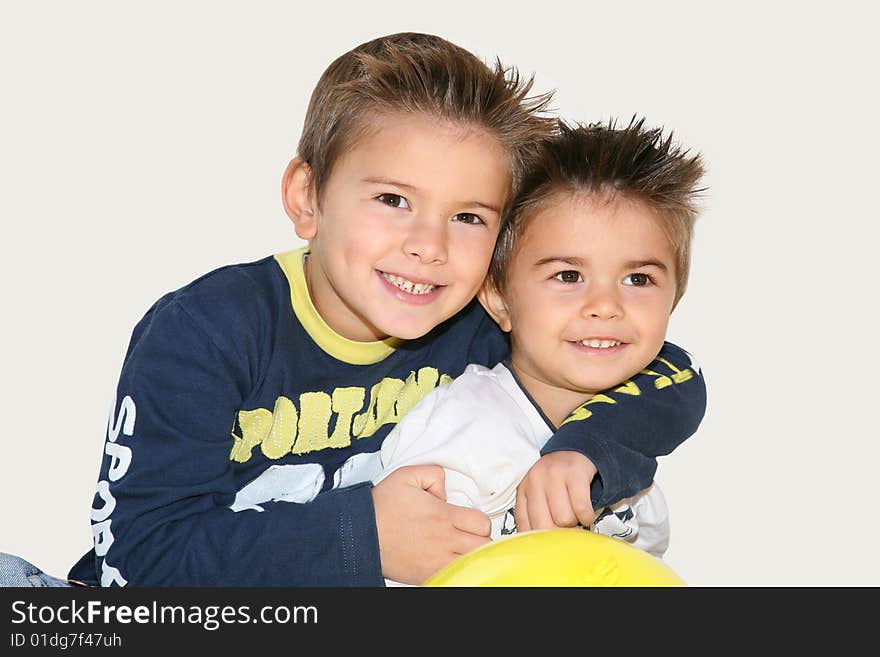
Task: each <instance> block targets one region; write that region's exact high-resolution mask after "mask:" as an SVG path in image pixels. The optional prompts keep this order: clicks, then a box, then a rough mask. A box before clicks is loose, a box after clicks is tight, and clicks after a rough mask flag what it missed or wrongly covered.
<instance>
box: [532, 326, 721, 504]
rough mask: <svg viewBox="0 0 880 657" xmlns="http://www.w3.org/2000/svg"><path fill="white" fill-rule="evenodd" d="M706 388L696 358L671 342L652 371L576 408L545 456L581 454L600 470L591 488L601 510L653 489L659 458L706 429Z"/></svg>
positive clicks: (557, 433)
mask: <svg viewBox="0 0 880 657" xmlns="http://www.w3.org/2000/svg"><path fill="white" fill-rule="evenodd" d="M705 411H706V385H705V381H704V379H703V375H702V372H701V371H700V369H699V367H697V366H696V365H695V364H694V363H693V360H692V359H691V357H690V355H689V354H688V353H687V352H686V351H684V350H683V349H681V348H680V347H677V346H675V345H674V344H671V343H669V342H666V343H665V344H664V346H663V349H661V351H660V353H659V354H658V356H657V359H656V360H654V361H653V362H652V363H651V364H650V365H648V367H647V368H645V369H644V370H642V371H641V372H640V373H639V374H637V375H636V376H635V377H633V378H632V379H630V380H629V381H627V382H626V383H624V384H623V385H621V386H619V387H617V388H615V389H613V390H608V391H605V392H604V393H602V394H598V395H596V396H594V397H593V398H592V399H591V400H590V401H588V402H587V403H585V404H583V405H582V406H579V407H578V408H576V409H575V410H574V411H573V412H572V413H571V414H570V415H569V416H568V418H566V420H565V421H564V422H563V423H562V425H561V426H560V427H559V429H558V430H557V432H556V433H555V434H553V436H552V437H551V438H550V440H549V441H548V442H547V444H546V445H545V446H544V449H542V450H541V454H542V455H543V454H549V453H550V452H558V451H575V452H579V453H581V454H584V455H585V456H586V457H587V458H589V459H590V460H591V461H592V462H593V464H594V465H595V466H596V469H597V471H598V474H597V476H596V477H595V479H594V480H593V484H592V487H591V498H592V502H593V508H594V509H599V508H602V507H604V506H607V505H609V504H613V503H614V502H617V501H618V500H621V499H623V498H626V497H630V496H632V495H635V494H636V493H637V492H639V491H641V490H643V489H645V488H647V487H648V486H649V485H650V484H651V482H652V481H653V479H654V473H655V472H656V470H657V457H658V456H663V455H665V454H669V453H670V452H672V451H673V450H674V449H675V448H676V447H678V446H679V445H680V444H681V443H682V442H684V441H685V440H686V439H687V438H688V437H690V436H691V435H692V434H693V433H694V432H695V431H696V430H697V427H698V426H699V425H700V422H701V420H702V419H703V415H704V413H705Z"/></svg>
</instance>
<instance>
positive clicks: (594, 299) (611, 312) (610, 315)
mask: <svg viewBox="0 0 880 657" xmlns="http://www.w3.org/2000/svg"><path fill="white" fill-rule="evenodd" d="M590 288H591V289H588V290H587V294H586V298H585V299H584V305H583V308H582V309H581V314H582V315H584V316H585V317H591V318H594V319H620V318H621V317H623V304H622V303H621V302H620V296H619V294H618V291H617V289H616V286H611V285H600V284H595V283H594V284H592V285H590Z"/></svg>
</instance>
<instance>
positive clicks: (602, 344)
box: [578, 338, 623, 349]
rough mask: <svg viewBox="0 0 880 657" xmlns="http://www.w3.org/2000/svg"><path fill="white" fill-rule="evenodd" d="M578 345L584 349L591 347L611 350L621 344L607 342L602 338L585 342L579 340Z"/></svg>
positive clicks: (618, 342)
mask: <svg viewBox="0 0 880 657" xmlns="http://www.w3.org/2000/svg"><path fill="white" fill-rule="evenodd" d="M578 344H579V345H582V346H584V347H592V348H593V349H611V348H612V347H618V346H620V345H622V344H623V342H621V341H620V340H608V339H603V338H587V339H586V340H580V341H579V342H578Z"/></svg>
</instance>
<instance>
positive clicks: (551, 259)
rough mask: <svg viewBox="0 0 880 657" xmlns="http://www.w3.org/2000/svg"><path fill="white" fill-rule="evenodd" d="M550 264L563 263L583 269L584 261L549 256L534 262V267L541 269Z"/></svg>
mask: <svg viewBox="0 0 880 657" xmlns="http://www.w3.org/2000/svg"><path fill="white" fill-rule="evenodd" d="M551 262H563V263H565V264H566V265H571V266H573V267H583V265H584V261H583V260H581V259H580V258H576V257H574V256H550V257H548V258H541V259H540V260H538V261H536V262H535V267H541V266H542V265H548V264H550V263H551Z"/></svg>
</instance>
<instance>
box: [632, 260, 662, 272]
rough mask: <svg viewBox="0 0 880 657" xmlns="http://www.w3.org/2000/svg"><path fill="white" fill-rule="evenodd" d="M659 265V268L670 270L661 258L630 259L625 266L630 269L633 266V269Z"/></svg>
mask: <svg viewBox="0 0 880 657" xmlns="http://www.w3.org/2000/svg"><path fill="white" fill-rule="evenodd" d="M648 266H650V267H657V269H662V270H663V271H666V270H668V269H669V268H668V267H667V266H666V265H664V264H663V263H662V262H660V261H659V260H630V261H629V262H627V263H626V264H625V265H624V267H626V268H627V269H629V268H630V267H632V268H633V269H638V268H639V267H648Z"/></svg>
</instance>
